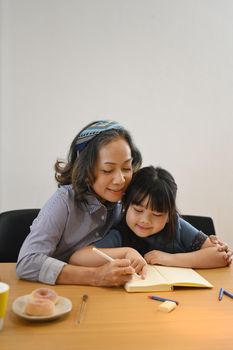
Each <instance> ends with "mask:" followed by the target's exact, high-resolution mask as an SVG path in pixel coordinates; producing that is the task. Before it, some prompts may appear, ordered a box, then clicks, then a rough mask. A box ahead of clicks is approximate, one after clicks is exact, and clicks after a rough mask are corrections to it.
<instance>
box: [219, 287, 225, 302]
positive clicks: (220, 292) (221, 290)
mask: <svg viewBox="0 0 233 350" xmlns="http://www.w3.org/2000/svg"><path fill="white" fill-rule="evenodd" d="M223 293H224V289H223V288H220V290H219V294H218V300H222V296H223Z"/></svg>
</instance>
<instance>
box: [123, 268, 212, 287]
mask: <svg viewBox="0 0 233 350" xmlns="http://www.w3.org/2000/svg"><path fill="white" fill-rule="evenodd" d="M175 286H179V287H200V288H212V287H213V285H212V284H211V283H209V282H208V281H207V280H206V279H205V278H203V277H202V276H201V275H200V274H199V273H197V272H196V271H194V270H193V269H190V268H184V267H168V266H160V265H147V276H146V278H145V279H144V280H143V279H141V278H137V277H134V278H133V279H132V280H131V281H129V282H127V283H126V284H125V286H124V287H125V290H126V291H127V292H157V291H168V290H172V289H173V288H174V287H175Z"/></svg>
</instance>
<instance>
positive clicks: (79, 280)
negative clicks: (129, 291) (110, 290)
mask: <svg viewBox="0 0 233 350" xmlns="http://www.w3.org/2000/svg"><path fill="white" fill-rule="evenodd" d="M133 273H134V269H133V268H132V267H131V266H130V262H129V260H127V259H121V260H115V261H113V262H109V263H107V264H104V265H102V266H99V267H84V266H74V265H70V264H67V265H65V266H64V267H63V269H62V271H61V273H60V274H59V276H58V278H57V281H56V283H57V284H75V285H76V284H78V285H91V286H97V287H98V286H103V287H116V286H121V285H124V284H125V283H126V282H128V281H129V280H131V278H132V275H133Z"/></svg>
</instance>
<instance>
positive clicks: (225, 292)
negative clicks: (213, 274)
mask: <svg viewBox="0 0 233 350" xmlns="http://www.w3.org/2000/svg"><path fill="white" fill-rule="evenodd" d="M223 293H224V294H225V295H227V296H228V297H230V298H232V299H233V294H231V293H230V292H228V291H227V290H225V289H224V290H223Z"/></svg>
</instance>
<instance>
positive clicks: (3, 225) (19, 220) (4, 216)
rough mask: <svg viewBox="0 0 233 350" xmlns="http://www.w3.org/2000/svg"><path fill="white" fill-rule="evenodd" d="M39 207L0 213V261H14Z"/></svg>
mask: <svg viewBox="0 0 233 350" xmlns="http://www.w3.org/2000/svg"><path fill="white" fill-rule="evenodd" d="M39 210H40V209H18V210H10V211H5V212H3V213H0V262H16V261H17V258H18V254H19V250H20V248H21V245H22V244H23V241H24V240H25V238H26V237H27V235H28V234H29V232H30V226H31V224H32V222H33V220H34V219H35V218H36V217H37V215H38V213H39Z"/></svg>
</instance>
